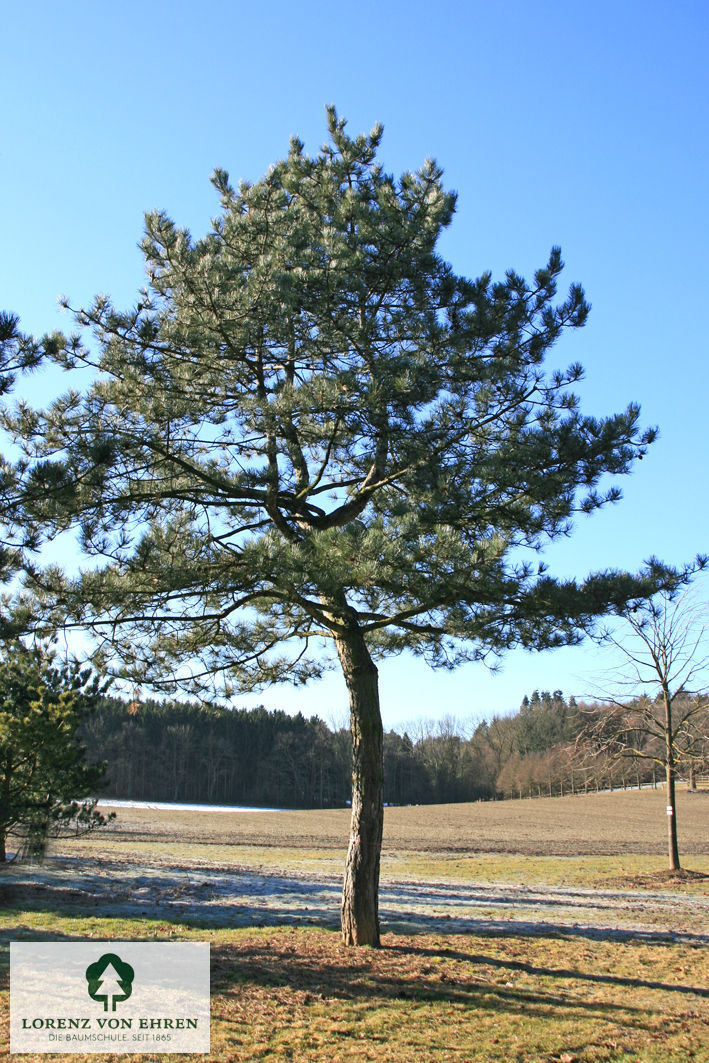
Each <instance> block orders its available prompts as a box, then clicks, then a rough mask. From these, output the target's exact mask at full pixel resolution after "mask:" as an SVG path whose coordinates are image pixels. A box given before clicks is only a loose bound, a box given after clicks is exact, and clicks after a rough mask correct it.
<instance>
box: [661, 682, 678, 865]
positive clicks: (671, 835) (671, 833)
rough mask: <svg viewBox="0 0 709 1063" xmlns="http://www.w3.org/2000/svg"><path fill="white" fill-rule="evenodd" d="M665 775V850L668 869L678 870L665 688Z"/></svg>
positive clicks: (669, 707)
mask: <svg viewBox="0 0 709 1063" xmlns="http://www.w3.org/2000/svg"><path fill="white" fill-rule="evenodd" d="M664 695H665V775H666V778H667V852H668V856H669V862H670V871H678V870H679V866H680V864H679V847H678V845H677V803H676V801H675V756H674V747H673V742H672V698H671V697H670V695H669V691H668V690H667V689H665V691H664Z"/></svg>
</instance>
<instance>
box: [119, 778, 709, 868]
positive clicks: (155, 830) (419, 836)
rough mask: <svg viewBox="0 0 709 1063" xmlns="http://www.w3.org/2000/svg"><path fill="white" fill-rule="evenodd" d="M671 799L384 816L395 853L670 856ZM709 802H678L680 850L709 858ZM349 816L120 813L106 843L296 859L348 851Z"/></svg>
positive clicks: (338, 812) (682, 798)
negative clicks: (284, 854)
mask: <svg viewBox="0 0 709 1063" xmlns="http://www.w3.org/2000/svg"><path fill="white" fill-rule="evenodd" d="M665 803H666V799H665V793H664V790H663V789H662V788H658V789H657V790H641V791H638V790H629V791H627V792H622V791H616V792H614V793H612V794H588V795H579V796H575V797H564V798H539V799H537V800H524V801H487V802H479V803H475V804H458V805H414V806H409V807H406V808H387V809H386V811H385V816H384V847H385V849H387V850H391V851H396V852H408V851H412V850H413V851H416V852H421V851H427V850H428V851H433V852H451V853H465V852H468V853H469V852H483V853H524V854H529V855H535V854H536V855H542V854H544V855H550V856H565V855H575V856H578V855H585V854H589V855H604V854H605V855H610V854H618V853H645V854H653V853H658V854H659V853H664V851H665V822H666V820H665ZM708 815H709V792H708V793H706V794H704V793H698V794H687V793H684V792H680V793H679V795H678V808H677V816H678V828H679V835H680V848H681V849H682V851H683V852H685V853H703V854H706V855H709V834H708V833H707V831H706V821H707V816H708ZM348 833H349V811H348V810H347V809H332V810H328V811H317V810H316V811H306V812H233V813H230V812H173V811H160V810H157V809H155V810H145V809H134V808H121V809H120V810H119V812H118V819H117V821H116V823H115V824H113V825H112V826H111V827H110V828H109V829H108V831H107V832H104V834H103V835H102V837H113V838H117V839H120V840H121V841H122V842H127V843H131V844H139V843H140V842H141V841H143V842H149V843H150V844H151V845H152V844H154V843H155V842H156V841H163V842H165V843H167V844H175V843H177V844H182V845H185V844H203V845H212V846H218V845H229V846H234V845H237V846H245V847H249V846H251V847H254V846H256V847H267V846H270V845H274V846H277V847H279V848H290V849H299V848H301V849H319V850H328V849H337V850H341V849H342V848H343V844H344V840H345V839H346V838H347V837H348Z"/></svg>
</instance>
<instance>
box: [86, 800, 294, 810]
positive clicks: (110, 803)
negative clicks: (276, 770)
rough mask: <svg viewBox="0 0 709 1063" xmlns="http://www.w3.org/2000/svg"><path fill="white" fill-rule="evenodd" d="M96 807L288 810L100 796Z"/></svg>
mask: <svg viewBox="0 0 709 1063" xmlns="http://www.w3.org/2000/svg"><path fill="white" fill-rule="evenodd" d="M98 808H155V809H161V810H165V811H171V812H288V811H291V810H290V809H286V808H250V807H248V806H247V805H180V804H173V803H172V802H170V801H124V800H123V799H122V798H118V797H102V798H100V800H99V802H98Z"/></svg>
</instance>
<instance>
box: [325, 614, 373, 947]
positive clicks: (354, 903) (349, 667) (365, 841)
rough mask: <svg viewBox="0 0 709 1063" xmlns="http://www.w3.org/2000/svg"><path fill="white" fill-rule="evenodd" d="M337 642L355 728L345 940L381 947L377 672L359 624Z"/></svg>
mask: <svg viewBox="0 0 709 1063" xmlns="http://www.w3.org/2000/svg"><path fill="white" fill-rule="evenodd" d="M336 644H337V652H338V655H339V658H340V662H341V664H342V670H343V673H344V676H345V682H346V683H347V690H348V693H349V699H350V727H351V731H352V821H351V828H350V844H349V849H348V852H347V862H346V864H345V877H344V883H343V888H342V909H341V916H342V939H343V941H344V943H345V945H372V946H374V947H379V944H380V935H379V862H380V856H381V848H382V829H383V825H384V804H383V801H384V768H383V752H382V748H383V734H382V718H381V713H380V711H379V683H378V673H377V668H376V666H375V664H374V662H373V661H372V658H371V657H370V655H369V651H368V649H367V645H366V643H365V641H364V638H363V636H362V634H361V632H360V631H359V630H358V629H356V628H353V629H350V630H348V631H347V632H346V633H344V634H341V635H339V636H338V637H337V639H336Z"/></svg>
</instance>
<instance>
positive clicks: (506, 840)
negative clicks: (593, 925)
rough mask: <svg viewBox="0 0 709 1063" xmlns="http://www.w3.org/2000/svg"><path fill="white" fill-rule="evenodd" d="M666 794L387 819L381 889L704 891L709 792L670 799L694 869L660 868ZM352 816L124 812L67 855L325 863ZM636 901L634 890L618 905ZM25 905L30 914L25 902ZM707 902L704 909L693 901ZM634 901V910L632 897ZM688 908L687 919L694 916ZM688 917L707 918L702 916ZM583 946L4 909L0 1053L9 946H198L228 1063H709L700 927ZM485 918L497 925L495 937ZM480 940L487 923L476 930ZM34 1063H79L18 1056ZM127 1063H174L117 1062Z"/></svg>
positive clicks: (460, 808)
mask: <svg viewBox="0 0 709 1063" xmlns="http://www.w3.org/2000/svg"><path fill="white" fill-rule="evenodd" d="M664 806H665V798H664V793H663V792H662V791H661V790H658V791H656V792H654V791H642V792H641V793H637V792H632V793H631V792H629V793H625V794H622V793H616V794H602V795H593V796H588V797H576V798H573V797H572V798H564V799H563V800H560V799H555V800H547V799H542V800H535V801H514V802H512V801H510V802H504V803H499V804H485V805H478V804H475V805H451V806H439V807H420V808H401V809H388V810H387V812H386V837H385V859H384V864H383V871H384V877H385V878H386V877H388V878H389V879H392V880H394V879H397V878H398V879H405V878H407V877H411V878H417V879H419V880H423V881H425V882H433V881H443V880H446V879H448V880H452V881H465V882H472V881H478V882H484V881H487V882H513V883H514V882H525V883H529V882H540V883H547V884H548V885H550V886H553V885H557V884H558V883H569V884H574V885H584V886H588V885H594V884H599V883H600V884H605V885H607V884H609V883H622V884H624V886H625V887H628V888H630V889H635V888H637V889H638V892H639V898H638V899H639V900H640V898H641V897H642V896H643V894H642V889H643V888H644V887H645V886H647V885H648V884H652V886H653V889H655V890H658V889H659V890H664V889H667V890H669V891H670V893H668V894H667V896H671V893H672V892H674V893H677V892H679V891H681V892H683V893H690V894H692V896H691V897H690V898H686V899H685V901H684V903H685V905H686V904H689V905H690V906H695V904H696V903H698V900H699V898H698V897H697V901H696V902H695V899H694V894H702V895H704V896H705V895H706V894H707V893H709V880H708V879H707V878H706V877H702V875H701V874H700V873H701V872H703V873H704V874H705V875H706V874H707V873H709V833H708V832H707V830H706V822H707V815H708V814H709V795H706V796H705V795H687V794H680V795H679V807H678V822H679V826H680V846H681V851H682V852H683V853H684V854H688V855H687V859H686V862H687V865H688V866H689V867H691V868H692V869H693V870H694V871H695V872H696V874H695V875H694V876H692V875H688V876H685V877H683V878H679V879H676V880H668V876H666V875H664V873H663V868H664V863H665V856H664V852H665V850H664V832H665V807H664ZM348 821H349V815H348V813H347V811H346V810H337V811H331V812H291V813H278V814H272V813H234V814H229V813H208V812H198V813H194V812H190V813H171V812H161V811H157V810H153V811H150V810H143V809H123V810H121V811H120V813H119V819H118V821H117V822H116V823H115V824H114V825H113V826H112V827H111V828H110V829H109V830H108V831H107V832H104V833H101V834H97V835H96V836H94V837H91V838H88V839H84V840H83V841H80V842H77V843H75V844H73V845H72V846H71V847H70V848H69V849H67V852H71V853H72V854H73V855H77V853H83V855H84V856H85V857H86V860H87V866H89V865H88V861H90V859H91V856H92V854H93V855H98V854H100V853H102V854H103V855H107V856H109V857H111V858H115V857H117V856H120V857H121V858H122V859H125V860H126V861H127V862H128V863H131V862H132V861H134V860H143V861H145V860H148V859H156V858H157V859H158V860H161V861H164V862H165V863H175V862H180V861H184V860H186V861H193V862H195V863H204V864H211V865H212V866H214V865H223V866H235V865H240V866H244V867H259V866H261V867H266V868H274V869H275V868H277V869H278V870H284V869H286V868H288V867H293V868H300V869H303V868H309V869H310V870H313V869H315V870H322V871H327V870H336V871H339V870H340V869H341V865H342V857H343V852H344V848H345V845H346V839H347V835H348V826H349V822H348ZM626 896H627V895H626ZM26 903H27V901H25V904H26ZM702 903H705V902H702ZM640 904H641V905H642V904H643V901H640ZM698 913H699V909H697V914H698ZM698 917H699V914H698ZM608 919H609V920H610V921H607V922H606V923H605V924H604V926H601V927H599V929H597V930H594V931H593V932H592V933H588V932H585V931H584V930H583V929H582V928H579V927H577V926H575V925H574V924H571V925H569V926H567V927H563V928H561V929H558V930H557V931H556V932H552V931H551V930H549V929H548V928H546V929H545V928H544V927H540V928H537V930H536V931H532V930H530V931H529V932H523V931H522V930H520V925H521V924H520V925H515V926H512V925H511V926H510V929H509V932H507V931H506V930H500V924H499V921H498V922H497V923H496V924H495V925H496V927H497V929H496V931H495V932H492V929H489V930H488V931H487V932H481V931H480V929H479V928H477V927H476V928H475V933H467V932H466V933H460V934H446V935H443V934H439V933H435V934H434V933H428V932H426V933H421V934H411V933H408V932H407V933H406V934H396V935H395V934H387V935H385V937H384V941H383V944H384V947H383V948H382V949H381V950H370V949H356V950H350V949H344V948H343V947H342V946H341V944H340V938H339V935H338V934H337V933H334V932H332V931H329V930H326V929H315V928H312V927H304V926H299V927H270V928H266V929H263V930H258V929H253V928H248V929H233V928H230V929H226V928H215V929H205V928H202V929H199V928H198V927H197V926H190V925H187V924H181V923H170V922H166V921H165V920H162V921H160V920H158V921H155V920H151V919H148V918H143V919H133V918H115V917H113V918H111V917H93V918H92V917H89V916H87V915H86V914H81V913H80V912H74V913H73V914H71V913H69V912H67V910H66V909H64V910H63V911H62V910H61V908H59V907H57V906H56V905H52V903H51V898H50V900H49V902H47V900H46V899H45V900H43V902H42V904H41V905H39V906H36V910H32V911H29V910H23V907H22V901H21V899H18V900H16V901H15V902H13V904H12V906H10V905H8V906H7V907H6V908H5V910H0V946H1V951H0V961H1V962H2V963H3V964H4V967H3V969H2V971H1V972H0V974H1V977H2V986H1V989H2V991H1V992H0V1023H2V1024H3V1027H4V1029H3V1030H2V1032H0V1055H2V1045H5V1046H6V1045H7V1044H8V1036H7V1022H8V994H7V984H8V978H7V967H6V965H7V954H8V943H9V941H10V940H22V939H32V938H44V939H50V940H71V939H86V938H92V939H94V940H104V939H106V940H111V941H117V940H121V939H130V938H141V939H144V940H145V939H153V940H154V939H157V940H174V939H176V938H179V939H192V940H208V941H210V942H211V945H212V963H213V969H212V1052H211V1055H210V1057H209V1059H214V1060H230V1061H231V1060H233V1061H235V1063H252V1061H256V1060H258V1061H266V1063H270V1061H273V1063H276V1061H279V1063H284V1061H288V1060H291V1061H297V1063H322V1061H327V1063H361V1061H365V1060H378V1061H385V1063H414V1061H417V1063H418V1061H421V1063H444V1061H446V1063H447V1061H456V1063H478V1061H480V1063H483V1061H484V1063H503V1061H504V1063H511V1061H512V1063H668V1061H670V1060H671V1061H672V1063H690V1061H691V1063H709V989H707V987H708V986H709V950H707V948H706V941H707V939H708V938H707V935H709V927H703V926H702V927H698V928H697V929H698V930H699V932H698V933H697V932H696V931H692V932H687V933H686V934H685V937H684V940H683V943H682V944H679V943H676V942H673V941H671V940H668V937H667V935H666V934H665V933H664V932H663V928H662V927H658V933H655V932H654V930H653V931H652V932H647V931H644V932H642V933H637V934H634V933H633V932H632V931H630V932H629V933H627V934H624V935H622V936H621V938H620V939H619V937H618V935H617V934H615V933H614V932H613V929H614V926H613V913H612V912H611V913H610V914H609V917H608ZM491 927H492V922H491V923H490V928H491ZM483 930H484V926H483ZM24 1058H25V1059H26V1060H28V1063H51V1061H52V1060H53V1059H55V1058H56V1060H57V1061H58V1060H59V1059H60V1058H61V1059H64V1060H76V1061H78V1060H79V1059H82V1058H86V1057H83V1056H74V1055H63V1056H61V1057H59V1056H57V1057H53V1056H46V1055H43V1056H36V1057H34V1056H25V1057H24ZM112 1058H113V1059H114V1060H116V1063H120V1061H121V1060H126V1061H128V1060H135V1061H136V1063H138V1061H139V1060H146V1061H147V1060H148V1059H164V1060H166V1061H167V1060H169V1059H172V1058H174V1059H175V1060H179V1059H180V1057H177V1056H175V1057H170V1056H160V1057H155V1056H152V1057H149V1056H126V1057H120V1056H114V1057H112Z"/></svg>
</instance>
